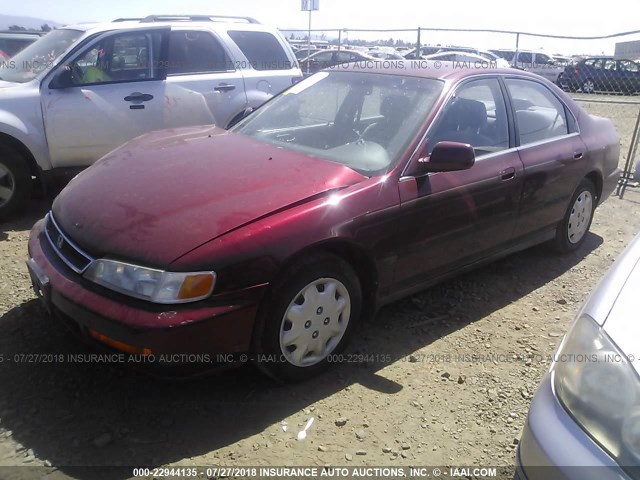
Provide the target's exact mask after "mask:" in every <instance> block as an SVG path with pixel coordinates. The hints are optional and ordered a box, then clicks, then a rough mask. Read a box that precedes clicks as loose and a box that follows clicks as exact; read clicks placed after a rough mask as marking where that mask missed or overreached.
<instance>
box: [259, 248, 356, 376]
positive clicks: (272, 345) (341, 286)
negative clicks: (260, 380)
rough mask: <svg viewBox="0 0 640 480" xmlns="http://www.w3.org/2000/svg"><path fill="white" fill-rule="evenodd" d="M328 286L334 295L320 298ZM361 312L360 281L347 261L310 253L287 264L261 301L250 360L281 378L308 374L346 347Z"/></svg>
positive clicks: (316, 370) (323, 365)
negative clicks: (303, 259) (291, 264)
mask: <svg viewBox="0 0 640 480" xmlns="http://www.w3.org/2000/svg"><path fill="white" fill-rule="evenodd" d="M327 289H331V290H330V291H334V292H336V293H335V295H333V296H326V297H323V294H326V293H327ZM314 292H315V293H316V294H319V295H317V296H316V295H314ZM361 311H362V290H361V287H360V281H359V279H358V276H357V275H356V273H355V272H354V270H353V269H352V268H351V267H350V266H349V264H348V263H346V262H345V261H344V260H342V259H341V258H339V257H336V256H333V255H328V254H326V255H325V254H318V255H312V256H311V257H310V258H308V259H307V260H305V261H304V262H302V263H298V264H295V265H293V266H292V267H291V268H289V269H287V271H285V272H284V274H283V275H282V276H281V280H280V281H277V282H276V283H274V285H273V287H272V289H271V292H270V293H269V294H268V295H267V297H266V298H265V300H264V301H263V304H262V307H261V309H260V312H259V314H258V322H257V325H256V329H255V331H254V340H253V344H254V350H255V352H256V354H257V355H256V357H255V358H254V361H255V363H256V365H257V366H258V368H259V369H260V370H262V371H263V372H264V373H266V374H267V375H269V376H270V377H272V378H274V379H275V380H277V381H279V382H283V383H285V382H298V381H302V380H307V379H309V378H312V377H314V376H316V375H318V374H320V373H321V372H323V371H324V370H326V369H327V368H328V367H329V366H330V364H331V362H330V361H329V356H330V355H333V354H337V353H340V352H342V351H343V350H344V348H345V347H346V346H347V344H348V342H349V338H350V337H351V335H352V332H353V330H354V328H355V327H356V325H357V323H358V320H359V317H360V313H361ZM294 330H297V332H298V333H297V335H293V334H292V332H294ZM287 332H289V333H287ZM323 340H325V341H324V344H323Z"/></svg>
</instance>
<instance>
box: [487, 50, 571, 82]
mask: <svg viewBox="0 0 640 480" xmlns="http://www.w3.org/2000/svg"><path fill="white" fill-rule="evenodd" d="M490 52H491V53H494V54H496V55H498V56H499V57H502V58H504V59H505V60H506V61H507V62H509V63H510V64H511V65H512V66H514V67H517V68H520V69H522V70H526V71H527V72H532V73H536V74H538V75H540V76H541V77H544V78H546V79H547V80H549V81H551V82H553V83H556V84H557V83H558V81H559V79H560V76H561V75H562V73H563V72H564V67H563V66H562V65H560V64H559V63H558V62H557V61H556V60H555V59H554V58H552V57H551V56H549V55H547V54H546V53H544V52H536V51H532V50H518V51H517V55H518V56H517V58H516V51H515V50H509V49H500V50H490Z"/></svg>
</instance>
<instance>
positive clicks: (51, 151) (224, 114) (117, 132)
mask: <svg viewBox="0 0 640 480" xmlns="http://www.w3.org/2000/svg"><path fill="white" fill-rule="evenodd" d="M301 78H302V73H301V71H300V68H299V66H298V63H297V61H296V57H295V56H294V54H293V52H292V50H291V47H290V46H289V44H288V43H287V42H286V40H285V39H284V38H283V37H282V35H281V34H280V33H279V32H278V31H277V30H276V29H275V28H270V27H266V26H264V25H261V24H260V23H258V22H257V21H255V20H254V19H252V18H248V17H222V16H202V15H200V16H194V15H190V16H157V15H156V16H150V17H146V18H136V19H118V20H115V21H114V22H111V23H108V24H81V25H76V26H69V27H64V28H60V29H57V30H54V31H52V32H50V33H49V34H47V35H46V36H44V37H42V38H41V39H40V40H38V41H37V42H35V43H33V44H32V45H30V46H29V47H27V48H26V49H25V50H23V51H21V52H20V53H18V54H17V55H16V56H15V57H13V58H12V59H10V60H9V61H7V62H0V218H2V217H6V216H7V215H8V214H10V213H12V212H14V211H16V210H18V209H20V207H22V206H23V205H24V203H25V202H26V201H27V200H28V198H29V197H30V194H31V189H32V184H33V181H32V178H33V177H35V178H37V179H38V180H39V181H40V182H41V184H42V185H43V187H44V188H47V186H51V185H52V184H57V183H60V181H64V180H66V179H68V178H70V177H71V176H73V175H75V174H76V173H77V172H78V171H79V170H80V169H82V168H85V167H87V166H89V165H91V164H92V163H94V162H95V161H96V160H97V159H99V158H100V157H102V156H103V155H104V154H106V153H107V152H109V151H111V150H113V149H114V148H116V147H118V146H120V145H121V144H123V143H124V142H126V141H127V140H130V139H131V138H134V137H136V136H138V135H141V134H143V133H146V132H149V131H152V130H159V129H163V128H172V127H182V126H189V125H198V124H212V123H215V124H216V125H218V126H220V127H223V128H225V127H227V126H229V125H230V124H232V123H234V122H235V121H237V120H238V119H239V118H241V117H242V116H243V115H244V114H245V113H246V112H247V111H248V110H249V109H251V108H255V107H258V106H260V105H261V104H262V103H264V102H265V101H266V100H268V99H269V98H271V97H272V96H273V95H275V94H277V93H279V92H280V91H282V90H284V89H285V88H287V87H288V86H291V85H292V84H293V83H295V82H297V81H298V80H299V79H301Z"/></svg>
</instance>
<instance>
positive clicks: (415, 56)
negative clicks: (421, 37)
mask: <svg viewBox="0 0 640 480" xmlns="http://www.w3.org/2000/svg"><path fill="white" fill-rule="evenodd" d="M441 49H442V47H438V46H432V45H422V46H421V47H420V53H418V49H417V48H412V49H411V50H409V51H408V52H406V53H404V54H403V55H404V58H406V59H407V60H424V58H425V57H426V56H427V55H433V54H434V53H438V52H439V51H440V50H441Z"/></svg>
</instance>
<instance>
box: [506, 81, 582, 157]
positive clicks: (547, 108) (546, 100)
mask: <svg viewBox="0 0 640 480" xmlns="http://www.w3.org/2000/svg"><path fill="white" fill-rule="evenodd" d="M505 84H506V85H507V89H508V90H509V94H510V95H511V99H512V100H511V103H512V104H513V107H514V109H515V114H516V115H515V116H516V122H517V125H518V135H519V137H520V145H526V144H528V143H534V142H540V141H543V140H547V139H550V138H555V137H559V136H562V135H567V133H568V132H569V129H568V126H567V117H566V112H565V109H564V105H563V104H562V103H561V102H560V100H558V98H557V97H556V96H555V95H554V94H553V93H551V91H550V90H549V89H548V88H547V87H545V86H544V85H542V84H540V83H538V82H534V81H530V80H522V79H515V78H508V79H506V80H505Z"/></svg>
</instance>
